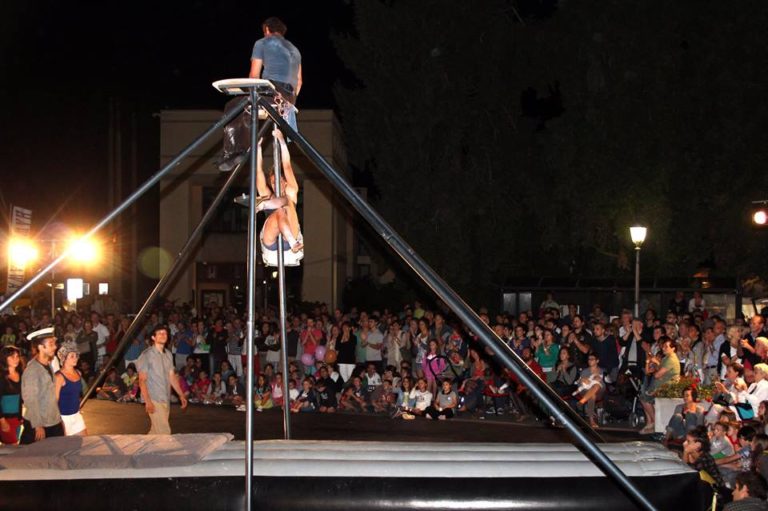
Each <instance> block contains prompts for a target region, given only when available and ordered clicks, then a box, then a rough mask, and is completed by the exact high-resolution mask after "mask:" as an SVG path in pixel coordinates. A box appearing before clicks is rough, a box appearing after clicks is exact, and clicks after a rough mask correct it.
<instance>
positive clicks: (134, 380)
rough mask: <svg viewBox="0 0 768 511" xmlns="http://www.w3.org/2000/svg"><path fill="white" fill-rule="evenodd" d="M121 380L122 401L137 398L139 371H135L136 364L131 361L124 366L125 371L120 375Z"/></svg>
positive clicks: (127, 401)
mask: <svg viewBox="0 0 768 511" xmlns="http://www.w3.org/2000/svg"><path fill="white" fill-rule="evenodd" d="M120 379H122V381H123V386H124V388H125V393H124V394H123V397H122V398H121V399H120V401H121V402H124V403H132V402H134V401H136V400H137V399H138V398H139V373H138V371H136V364H134V363H133V362H131V363H130V364H128V366H127V367H126V368H125V372H124V373H123V374H121V375H120Z"/></svg>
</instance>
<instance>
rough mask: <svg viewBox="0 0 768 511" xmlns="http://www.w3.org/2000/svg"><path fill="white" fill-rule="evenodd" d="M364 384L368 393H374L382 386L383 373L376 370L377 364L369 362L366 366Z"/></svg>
mask: <svg viewBox="0 0 768 511" xmlns="http://www.w3.org/2000/svg"><path fill="white" fill-rule="evenodd" d="M363 385H364V386H365V388H366V390H367V391H368V394H371V393H373V391H375V390H376V388H377V387H379V386H381V375H380V374H379V373H377V372H376V364H368V366H367V367H366V370H365V377H364V380H363Z"/></svg>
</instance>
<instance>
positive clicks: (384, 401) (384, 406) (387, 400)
mask: <svg viewBox="0 0 768 511" xmlns="http://www.w3.org/2000/svg"><path fill="white" fill-rule="evenodd" d="M396 402H397V394H396V393H395V390H394V388H392V380H384V381H383V382H382V384H381V385H380V386H379V387H378V388H377V389H376V390H374V391H373V393H371V404H372V405H373V411H374V412H377V413H387V414H389V413H392V409H393V408H394V406H395V403H396Z"/></svg>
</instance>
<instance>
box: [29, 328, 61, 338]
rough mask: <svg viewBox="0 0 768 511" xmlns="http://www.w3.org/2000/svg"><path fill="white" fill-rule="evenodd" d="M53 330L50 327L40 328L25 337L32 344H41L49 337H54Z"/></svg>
mask: <svg viewBox="0 0 768 511" xmlns="http://www.w3.org/2000/svg"><path fill="white" fill-rule="evenodd" d="M54 331H55V329H54V328H53V327H52V326H49V327H47V328H41V329H40V330H35V331H34V332H32V333H30V334H28V335H27V340H28V341H32V342H42V341H44V340H45V339H48V338H49V337H56V334H55V333H54Z"/></svg>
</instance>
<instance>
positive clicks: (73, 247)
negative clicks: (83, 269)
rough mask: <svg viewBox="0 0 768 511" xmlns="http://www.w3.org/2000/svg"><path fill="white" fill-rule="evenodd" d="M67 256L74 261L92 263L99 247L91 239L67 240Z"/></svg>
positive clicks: (95, 259) (97, 256)
mask: <svg viewBox="0 0 768 511" xmlns="http://www.w3.org/2000/svg"><path fill="white" fill-rule="evenodd" d="M67 251H68V253H69V257H70V258H71V259H73V260H74V261H76V262H79V263H83V264H93V263H95V262H96V261H97V260H98V258H99V248H98V246H97V245H96V243H95V242H94V241H93V240H92V239H89V238H88V239H86V238H79V239H73V240H71V241H70V242H69V247H68V248H67Z"/></svg>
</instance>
